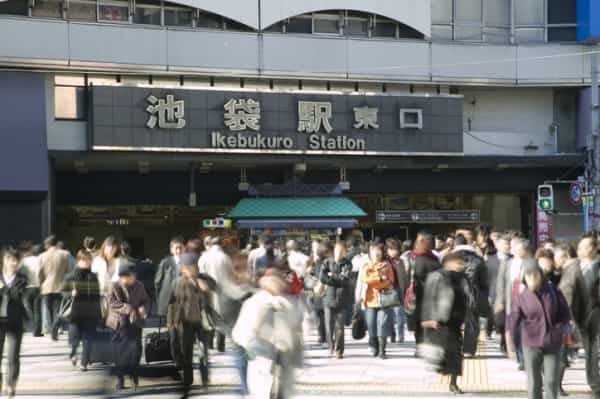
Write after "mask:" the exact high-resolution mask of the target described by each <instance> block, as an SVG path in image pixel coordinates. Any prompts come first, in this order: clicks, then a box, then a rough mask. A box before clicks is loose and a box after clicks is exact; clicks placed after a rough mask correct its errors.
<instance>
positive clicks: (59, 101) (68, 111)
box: [54, 86, 86, 120]
mask: <svg viewBox="0 0 600 399" xmlns="http://www.w3.org/2000/svg"><path fill="white" fill-rule="evenodd" d="M85 93H86V91H85V87H70V86H56V87H55V88H54V117H55V118H56V119H76V120H83V119H85V115H86V112H85Z"/></svg>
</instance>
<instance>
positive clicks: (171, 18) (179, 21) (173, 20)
mask: <svg viewBox="0 0 600 399" xmlns="http://www.w3.org/2000/svg"><path fill="white" fill-rule="evenodd" d="M192 20H193V16H192V10H189V9H185V8H167V7H165V25H166V26H192Z"/></svg>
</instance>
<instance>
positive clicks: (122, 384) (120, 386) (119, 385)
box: [115, 377, 125, 391]
mask: <svg viewBox="0 0 600 399" xmlns="http://www.w3.org/2000/svg"><path fill="white" fill-rule="evenodd" d="M115 389H116V390H117V391H122V390H123V389H125V381H124V380H123V377H118V379H117V385H116V387H115Z"/></svg>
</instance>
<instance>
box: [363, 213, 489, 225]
mask: <svg viewBox="0 0 600 399" xmlns="http://www.w3.org/2000/svg"><path fill="white" fill-rule="evenodd" d="M375 220H376V222H377V223H423V224H435V223H459V224H460V223H479V221H480V213H479V210H460V211H438V210H431V211H392V210H389V211H386V210H383V211H377V212H376V214H375Z"/></svg>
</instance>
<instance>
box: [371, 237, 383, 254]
mask: <svg viewBox="0 0 600 399" xmlns="http://www.w3.org/2000/svg"><path fill="white" fill-rule="evenodd" d="M372 248H377V249H379V250H380V251H381V252H382V253H384V245H383V242H381V241H375V240H373V242H371V245H369V250H371V249H372ZM384 255H385V254H384Z"/></svg>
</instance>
